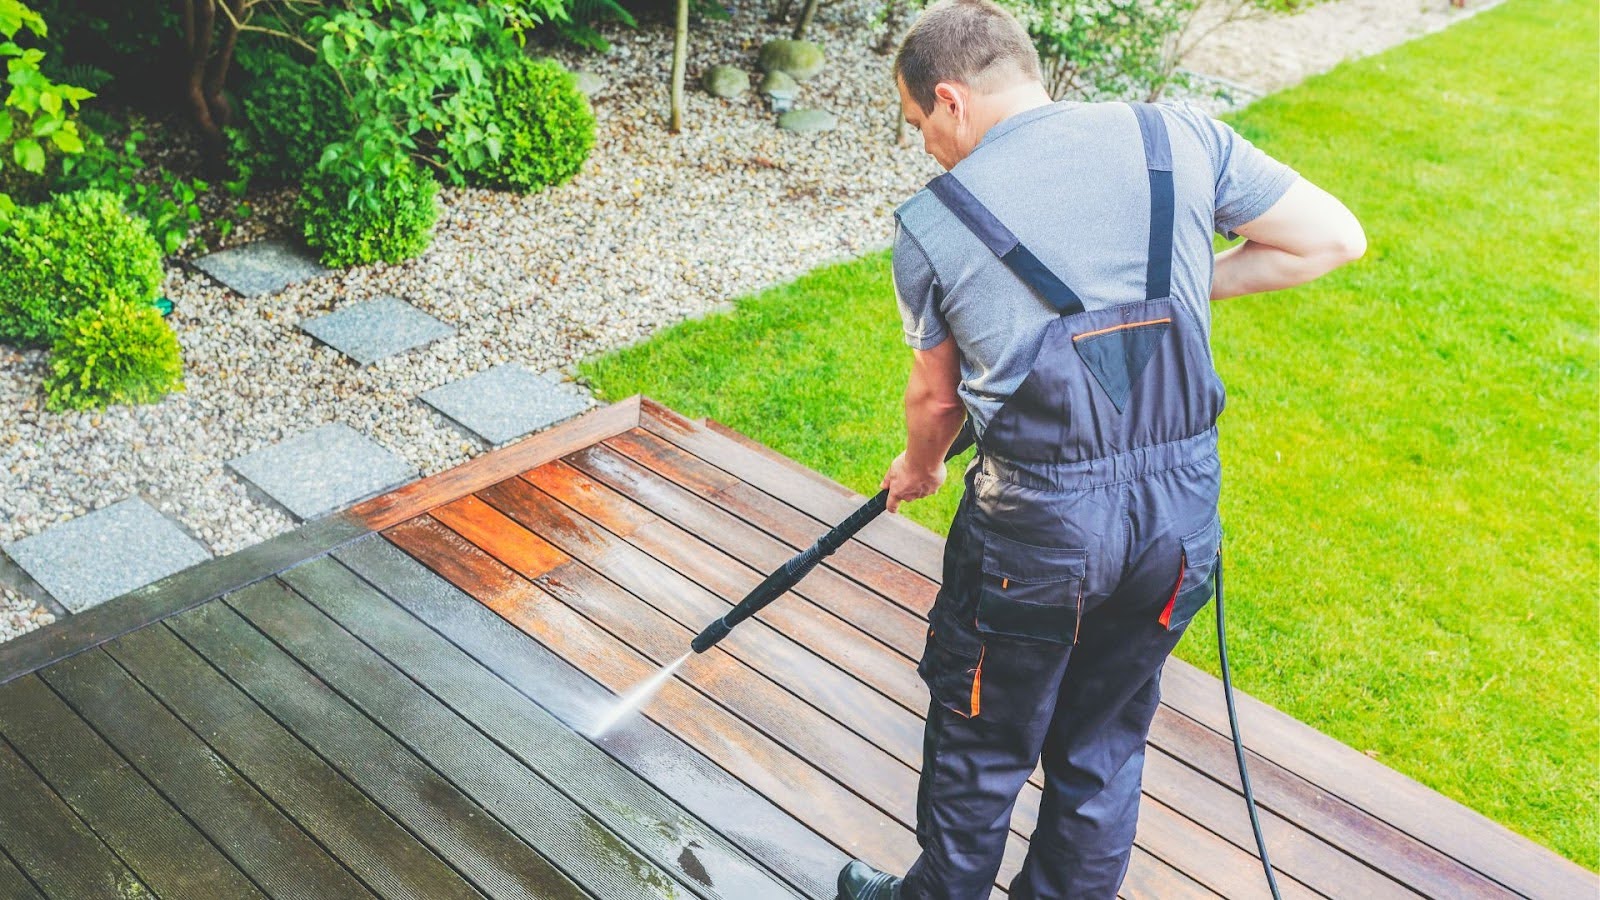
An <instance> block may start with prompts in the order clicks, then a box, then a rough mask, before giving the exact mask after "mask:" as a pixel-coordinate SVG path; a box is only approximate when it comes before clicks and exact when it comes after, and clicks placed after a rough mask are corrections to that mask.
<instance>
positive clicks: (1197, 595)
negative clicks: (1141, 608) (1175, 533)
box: [1160, 517, 1222, 631]
mask: <svg viewBox="0 0 1600 900" xmlns="http://www.w3.org/2000/svg"><path fill="white" fill-rule="evenodd" d="M1180 543H1181V544H1182V546H1183V564H1182V566H1181V567H1180V570H1179V572H1178V583H1177V584H1175V585H1173V587H1172V596H1171V597H1169V598H1167V605H1166V607H1165V608H1163V609H1162V610H1161V618H1160V622H1161V624H1162V625H1165V626H1166V628H1167V630H1168V631H1177V630H1178V629H1180V628H1183V627H1184V626H1186V625H1188V624H1189V620H1190V619H1193V618H1194V617H1195V614H1196V613H1198V612H1199V611H1200V610H1202V609H1204V608H1205V606H1206V604H1207V603H1210V602H1211V598H1212V597H1213V596H1214V595H1215V594H1216V593H1217V567H1218V566H1219V565H1220V564H1221V560H1222V520H1221V519H1220V518H1215V517H1214V518H1212V520H1211V521H1210V522H1209V523H1207V524H1206V526H1205V527H1204V528H1201V529H1199V530H1198V531H1195V532H1193V533H1191V534H1187V535H1185V536H1184V537H1183V538H1182V539H1181V540H1180Z"/></svg>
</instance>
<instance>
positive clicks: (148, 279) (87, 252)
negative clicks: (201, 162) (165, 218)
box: [0, 191, 161, 345]
mask: <svg viewBox="0 0 1600 900" xmlns="http://www.w3.org/2000/svg"><path fill="white" fill-rule="evenodd" d="M160 288H161V248H160V247H158V246H156V242H155V239H154V238H152V237H151V236H150V231H149V228H148V227H147V225H146V224H145V222H144V220H143V219H136V218H134V217H132V216H130V215H128V214H127V213H126V212H125V211H123V208H122V202H121V201H120V200H119V199H118V198H117V196H116V195H115V194H112V193H110V192H109V191H75V192H71V193H66V194H60V195H57V196H56V197H54V198H52V199H51V200H50V201H49V202H47V203H42V204H39V205H37V206H23V207H17V208H16V209H14V210H12V211H11V212H9V213H6V214H4V215H3V216H0V340H3V341H10V342H12V343H17V344H23V345H43V344H48V343H50V342H51V341H53V340H55V338H56V337H57V336H58V335H59V334H60V332H61V326H62V323H64V322H65V321H66V320H67V319H69V318H71V317H72V316H74V315H76V314H77V313H78V312H79V311H81V310H83V309H87V308H91V307H94V306H98V305H99V304H100V303H102V302H104V301H105V300H107V299H108V298H110V297H113V296H115V297H120V298H123V299H125V300H127V301H129V302H131V303H135V304H140V303H143V304H148V303H149V302H150V301H151V300H153V299H155V296H156V293H157V291H159V290H160Z"/></svg>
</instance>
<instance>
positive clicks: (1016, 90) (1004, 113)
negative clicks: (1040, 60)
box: [972, 81, 1055, 147]
mask: <svg viewBox="0 0 1600 900" xmlns="http://www.w3.org/2000/svg"><path fill="white" fill-rule="evenodd" d="M1054 102H1055V101H1054V100H1052V99H1051V98H1050V94H1049V93H1048V92H1046V91H1045V89H1044V85H1042V84H1040V83H1039V82H1037V81H1026V82H1022V83H1020V84H1015V85H1012V86H1011V87H1008V88H1005V89H1003V90H1000V91H996V92H995V93H992V94H985V95H984V96H983V101H982V103H981V104H974V105H975V106H977V107H978V109H976V110H974V112H980V115H977V116H974V117H973V121H972V125H973V129H972V131H973V133H974V134H976V135H977V136H976V137H975V138H974V139H973V142H972V144H973V146H974V147H976V146H977V145H978V144H979V143H981V142H982V141H983V137H984V135H986V134H988V133H989V129H991V128H993V127H994V126H996V125H998V124H1000V123H1001V122H1004V121H1005V120H1006V119H1009V118H1011V117H1012V116H1014V115H1017V114H1018V113H1024V112H1027V111H1028V110H1030V109H1038V108H1039V107H1041V106H1049V105H1050V104H1051V103H1054Z"/></svg>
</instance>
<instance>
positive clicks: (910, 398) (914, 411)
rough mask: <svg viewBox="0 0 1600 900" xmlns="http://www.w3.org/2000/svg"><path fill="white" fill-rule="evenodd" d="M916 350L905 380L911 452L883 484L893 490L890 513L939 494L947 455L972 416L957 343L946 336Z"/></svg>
mask: <svg viewBox="0 0 1600 900" xmlns="http://www.w3.org/2000/svg"><path fill="white" fill-rule="evenodd" d="M914 354H915V355H914V357H913V358H912V361H911V379H910V381H908V382H907V383H906V450H905V452H904V453H902V454H900V455H899V456H898V457H896V458H895V461H894V463H893V464H891V465H890V466H889V472H888V474H886V475H884V476H883V483H882V484H880V485H879V487H882V488H887V489H888V491H889V512H896V511H898V510H899V508H900V504H901V502H903V501H906V500H918V499H921V498H923V497H926V496H928V495H930V494H933V493H935V492H937V491H938V490H939V488H940V486H941V485H943V484H944V471H945V470H944V455H945V452H946V451H948V450H949V449H950V443H951V442H952V441H954V440H955V439H956V434H957V433H959V432H960V431H961V422H962V420H964V419H965V418H966V414H967V413H966V408H965V407H963V406H962V404H961V398H960V397H959V396H957V394H956V387H957V386H958V385H959V384H960V383H961V357H960V356H959V355H958V353H957V351H956V342H955V341H954V340H952V339H950V338H945V339H944V340H943V341H941V342H940V343H939V344H938V345H936V346H934V347H930V348H929V349H927V350H917V351H914Z"/></svg>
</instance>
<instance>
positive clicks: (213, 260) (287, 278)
mask: <svg viewBox="0 0 1600 900" xmlns="http://www.w3.org/2000/svg"><path fill="white" fill-rule="evenodd" d="M194 264H195V266H196V267H197V268H199V269H200V271H202V272H204V273H206V274H207V275H210V276H211V277H212V278H215V279H216V280H218V281H220V282H222V283H223V284H225V285H227V286H228V288H230V289H231V290H233V291H234V292H235V293H238V294H241V295H243V296H245V297H260V296H263V295H266V294H276V293H278V292H279V291H281V290H283V289H284V288H286V287H288V286H289V285H291V284H294V283H295V282H299V281H305V280H306V279H308V278H315V277H317V276H318V275H326V274H327V273H328V270H327V269H325V268H323V267H322V265H321V264H320V263H318V262H317V261H316V260H315V259H314V258H312V256H311V255H310V254H309V253H307V252H306V250H305V249H303V248H301V247H299V246H297V245H295V244H293V243H291V242H289V241H286V240H281V239H276V238H269V239H267V240H262V241H253V242H251V243H248V244H242V245H240V246H238V247H233V248H230V249H228V250H219V251H217V252H216V253H211V254H207V255H206V256H202V257H200V258H199V259H196V260H194Z"/></svg>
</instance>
